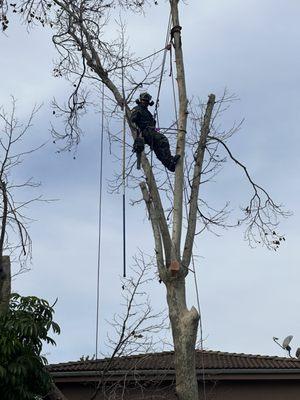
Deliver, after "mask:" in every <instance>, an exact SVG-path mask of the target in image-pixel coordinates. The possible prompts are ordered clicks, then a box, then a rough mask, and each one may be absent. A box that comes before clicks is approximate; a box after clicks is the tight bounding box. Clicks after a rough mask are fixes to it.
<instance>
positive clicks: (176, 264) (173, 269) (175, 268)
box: [169, 260, 180, 276]
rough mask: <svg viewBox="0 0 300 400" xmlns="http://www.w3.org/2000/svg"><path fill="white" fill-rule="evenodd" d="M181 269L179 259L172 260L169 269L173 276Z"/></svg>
mask: <svg viewBox="0 0 300 400" xmlns="http://www.w3.org/2000/svg"><path fill="white" fill-rule="evenodd" d="M179 270H180V264H179V262H178V261H177V260H172V261H171V264H170V266H169V271H170V272H171V274H172V276H176V275H177V273H178V271H179Z"/></svg>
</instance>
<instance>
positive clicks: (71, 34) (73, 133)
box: [2, 0, 284, 400]
mask: <svg viewBox="0 0 300 400" xmlns="http://www.w3.org/2000/svg"><path fill="white" fill-rule="evenodd" d="M145 3H146V2H143V1H142V2H136V1H131V2H122V1H117V0H115V1H114V0H111V1H109V2H105V1H103V2H98V1H96V0H94V1H86V0H74V1H72V2H70V1H67V0H53V1H52V2H50V3H49V2H48V1H47V2H46V1H44V0H23V1H21V2H20V5H19V6H20V7H22V11H21V9H20V7H19V10H20V11H21V12H23V14H24V16H25V18H27V21H28V19H30V22H31V23H32V22H33V20H34V21H36V20H37V21H39V22H40V23H42V24H45V23H49V24H50V25H51V26H52V27H53V29H54V30H55V33H54V35H53V42H54V45H55V46H56V48H57V50H58V53H59V55H60V60H59V62H58V64H57V66H56V67H55V70H54V73H55V75H56V76H66V77H67V78H68V79H69V80H70V81H71V82H72V85H73V86H74V88H75V89H74V90H73V92H72V93H71V95H70V97H69V99H68V101H67V104H66V105H65V106H59V105H56V107H57V108H56V114H57V115H60V116H64V117H65V122H66V124H65V131H64V132H62V133H61V132H57V131H56V130H55V129H54V131H53V132H54V135H55V137H56V138H57V139H64V140H65V146H64V148H66V149H70V148H71V147H72V146H73V145H74V144H75V145H77V144H78V142H79V139H80V128H79V124H78V121H79V117H80V115H81V114H82V112H84V110H85V107H86V105H87V91H84V90H82V89H83V88H84V82H87V83H89V82H93V83H94V85H96V88H97V87H98V90H99V86H100V85H101V84H103V85H104V86H105V87H106V89H107V93H109V95H108V96H109V98H110V100H111V101H112V104H113V106H112V114H116V113H117V110H124V109H125V117H126V119H127V123H128V125H129V127H130V129H131V132H132V136H133V137H135V131H134V128H133V126H132V125H131V123H130V112H131V106H130V102H131V99H132V97H133V95H134V93H135V92H136V90H137V89H138V88H139V87H140V86H141V83H144V84H145V83H151V81H152V83H154V82H153V80H155V76H157V74H156V75H155V72H156V70H155V68H153V65H150V68H149V69H147V68H146V67H145V59H138V58H136V57H133V56H132V55H131V54H130V52H128V51H125V50H126V48H124V41H122V40H121V39H116V41H114V42H110V43H108V42H106V41H105V38H104V37H105V36H104V32H105V26H106V24H107V23H108V22H107V21H108V19H107V18H108V15H107V10H109V9H111V8H112V7H114V6H120V7H127V8H130V9H131V10H132V11H134V12H139V11H140V10H141V9H142V7H143V5H145ZM178 3H179V0H169V5H170V13H171V19H172V27H171V31H170V44H171V46H172V47H173V48H174V50H175V61H176V75H177V76H176V81H177V94H178V99H179V110H178V120H177V121H176V122H177V139H176V153H177V154H180V156H181V159H180V162H179V164H178V165H177V167H176V172H175V180H174V185H173V184H172V189H173V190H172V192H171V194H170V193H166V191H164V190H163V186H164V183H166V182H169V181H168V180H167V179H164V178H163V184H161V183H159V184H158V180H161V177H160V176H157V175H155V174H154V171H153V169H152V168H151V164H150V163H149V161H148V159H147V157H146V155H145V154H143V156H142V168H143V171H144V177H145V179H144V181H143V182H140V189H141V192H142V197H143V200H144V201H145V204H146V206H147V210H148V213H149V216H150V220H151V224H152V229H153V237H154V242H155V255H156V260H157V268H158V273H159V276H160V279H161V281H162V282H163V283H164V284H165V287H166V292H167V303H168V308H169V317H170V321H171V327H172V334H173V341H174V349H175V369H176V392H177V395H178V399H179V400H195V399H198V384H197V378H196V370H195V351H194V350H195V343H196V336H197V327H198V321H199V314H198V311H197V310H196V309H195V308H194V307H192V308H191V309H190V310H189V309H188V308H187V304H186V291H185V282H186V276H187V274H188V272H189V268H190V263H191V259H192V254H193V245H194V241H195V236H196V234H197V233H198V232H197V230H196V228H197V226H198V225H199V224H200V223H202V224H203V226H204V228H207V227H209V226H211V225H220V226H223V222H222V221H223V218H225V216H226V209H225V208H224V209H223V210H220V211H216V212H215V213H214V215H211V214H208V215H205V213H204V212H203V206H204V205H205V202H204V200H203V198H202V197H200V195H199V189H200V185H202V184H203V183H204V179H206V176H207V174H209V173H213V171H214V170H215V168H216V167H217V166H219V165H220V160H217V153H218V152H219V151H220V149H221V148H223V149H224V151H225V152H226V153H227V157H229V158H230V159H231V160H232V161H233V162H234V163H236V164H237V165H239V166H240V167H241V168H242V170H243V172H244V173H245V176H246V178H247V179H248V181H249V183H250V186H251V188H252V190H253V196H252V197H251V198H250V201H249V203H248V205H247V206H246V207H244V209H243V216H242V217H241V218H240V219H239V220H238V223H237V224H241V223H246V225H247V233H246V237H247V238H248V240H249V241H250V242H251V243H252V242H254V243H257V242H262V243H263V244H265V245H266V246H267V247H269V248H276V247H277V246H278V244H280V242H281V240H283V239H284V238H283V237H282V236H280V235H278V234H277V229H276V227H277V224H278V221H277V217H278V216H282V215H284V212H283V210H282V208H281V206H280V205H277V204H276V203H275V202H274V201H273V200H272V198H271V197H270V195H269V194H268V192H267V191H266V190H265V189H263V188H262V187H261V186H259V185H257V184H256V183H255V182H254V180H253V179H252V178H251V176H250V174H249V172H248V170H247V169H246V167H245V166H244V165H243V164H242V163H241V162H240V161H239V160H238V159H237V158H236V157H235V156H234V155H233V154H232V153H231V151H230V149H229V147H228V145H227V141H228V139H229V138H230V136H231V135H232V133H233V131H234V129H233V130H232V131H230V132H227V133H226V134H224V133H219V132H218V130H217V128H215V125H214V122H215V119H216V116H217V115H218V113H219V111H220V107H222V105H223V104H224V101H225V100H226V99H224V98H223V99H221V100H218V99H216V97H215V95H214V94H211V95H209V97H208V101H207V104H206V105H205V107H204V108H205V109H204V113H203V115H202V116H201V114H199V115H197V112H196V113H195V114H194V115H193V118H192V123H193V125H194V128H195V131H194V133H195V136H194V137H193V138H191V136H190V134H187V130H188V124H187V123H188V114H189V111H190V110H189V109H188V106H189V104H188V97H187V93H186V85H185V71H184V56H183V49H182V41H181V34H182V33H181V31H182V28H181V26H180V20H179V12H178ZM14 7H15V8H16V9H18V3H17V5H15V6H14ZM2 19H3V18H2ZM28 22H29V21H28ZM3 23H4V25H5V27H6V26H7V21H6V20H4V22H3ZM164 51H166V50H164ZM124 68H125V71H126V72H125V74H124ZM137 71H139V73H141V72H143V73H144V77H145V78H144V79H142V80H139V82H138V83H137V82H136V79H135V74H136V73H137ZM124 75H125V76H124ZM124 81H125V84H126V85H127V88H126V89H125V88H124ZM198 113H199V111H198ZM189 129H190V128H189ZM192 139H193V140H192ZM187 150H189V154H188V151H187ZM185 160H188V163H187V164H188V165H187V166H186V165H185ZM185 194H186V196H187V202H186V203H187V216H186V217H184V213H183V205H184V196H185ZM166 197H167V198H168V199H169V200H170V202H171V206H170V210H167V209H166V207H165V200H166ZM208 207H209V205H208ZM167 211H168V212H167ZM167 213H168V214H171V219H170V218H169V219H168V218H167ZM170 221H171V222H170ZM185 221H186V229H185V228H184V225H183V224H184V222H185ZM183 228H184V229H183ZM183 234H185V238H183ZM182 241H184V245H183V248H181V243H182Z"/></svg>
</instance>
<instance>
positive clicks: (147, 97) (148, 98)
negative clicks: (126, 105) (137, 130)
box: [136, 92, 154, 106]
mask: <svg viewBox="0 0 300 400" xmlns="http://www.w3.org/2000/svg"><path fill="white" fill-rule="evenodd" d="M151 99H152V96H151V95H150V94H149V93H147V92H145V93H141V94H140V98H139V99H138V100H136V102H137V104H139V103H140V102H141V101H142V100H144V101H147V102H148V104H149V106H153V104H154V101H152V100H151Z"/></svg>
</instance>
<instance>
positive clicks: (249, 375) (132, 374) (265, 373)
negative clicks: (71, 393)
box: [51, 368, 300, 382]
mask: <svg viewBox="0 0 300 400" xmlns="http://www.w3.org/2000/svg"><path fill="white" fill-rule="evenodd" d="M51 376H52V377H53V379H54V380H55V382H75V381H76V382H95V381H98V380H99V379H100V377H101V375H100V374H99V371H56V372H51ZM122 377H126V380H127V381H131V380H132V381H136V379H137V377H138V378H139V379H140V380H145V381H149V380H151V381H153V380H156V381H159V382H163V381H173V380H174V379H175V374H174V371H173V370H171V371H168V370H134V371H128V370H119V371H107V372H106V379H105V381H106V382H109V381H112V382H113V381H116V380H120V378H122ZM197 377H198V381H199V382H201V380H203V377H204V378H205V380H207V381H213V380H219V381H220V380H300V369H295V368H294V369H283V368H282V369H280V368H278V369H268V368H265V369H259V368H258V369H255V368H251V369H247V368H241V369H206V370H205V371H204V373H203V370H202V369H198V370H197Z"/></svg>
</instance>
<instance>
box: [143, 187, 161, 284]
mask: <svg viewBox="0 0 300 400" xmlns="http://www.w3.org/2000/svg"><path fill="white" fill-rule="evenodd" d="M140 188H141V191H142V194H143V199H144V201H145V203H146V206H147V210H148V213H149V216H150V220H151V224H152V230H153V236H154V241H155V255H156V260H157V266H158V270H159V273H160V275H162V273H163V271H164V269H165V268H164V267H165V264H164V257H163V247H162V242H161V233H160V227H159V218H158V215H157V212H156V210H155V207H154V206H153V202H152V201H151V198H150V195H149V192H148V189H147V185H146V183H145V182H141V183H140ZM162 277H163V276H161V278H162Z"/></svg>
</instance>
